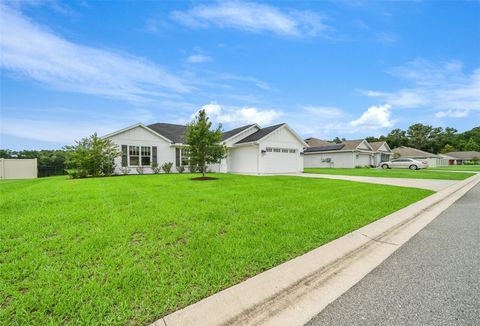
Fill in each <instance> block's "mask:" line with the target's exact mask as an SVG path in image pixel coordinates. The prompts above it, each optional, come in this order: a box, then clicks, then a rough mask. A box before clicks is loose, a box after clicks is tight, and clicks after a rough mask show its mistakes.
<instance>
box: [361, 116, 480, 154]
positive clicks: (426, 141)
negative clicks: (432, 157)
mask: <svg viewBox="0 0 480 326" xmlns="http://www.w3.org/2000/svg"><path fill="white" fill-rule="evenodd" d="M366 140H367V141H368V142H376V141H386V142H387V143H388V145H389V146H390V147H391V148H392V149H393V148H396V147H399V146H408V147H413V148H417V149H420V150H423V151H426V152H430V153H434V154H437V153H448V152H455V151H480V127H475V128H473V129H471V130H468V131H465V132H461V133H459V132H458V130H457V129H455V128H450V127H446V128H445V129H444V128H442V127H433V126H430V125H424V124H421V123H416V124H413V125H411V126H410V127H408V128H407V130H402V129H398V128H397V129H393V130H392V131H390V132H389V133H388V134H387V135H386V136H380V137H367V138H366Z"/></svg>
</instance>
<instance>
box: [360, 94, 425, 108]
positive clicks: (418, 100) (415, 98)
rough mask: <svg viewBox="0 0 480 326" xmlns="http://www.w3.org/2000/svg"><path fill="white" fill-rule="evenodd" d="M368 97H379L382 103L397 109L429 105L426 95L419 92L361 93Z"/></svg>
mask: <svg viewBox="0 0 480 326" xmlns="http://www.w3.org/2000/svg"><path fill="white" fill-rule="evenodd" d="M361 92H362V93H363V94H364V95H366V96H369V97H379V98H381V99H382V100H383V101H385V102H388V103H390V104H391V105H392V106H394V107H398V108H416V107H420V106H424V105H427V104H429V103H430V100H429V98H428V97H427V94H425V92H424V91H420V90H409V89H401V90H399V91H397V92H395V93H388V92H378V91H371V90H369V91H361Z"/></svg>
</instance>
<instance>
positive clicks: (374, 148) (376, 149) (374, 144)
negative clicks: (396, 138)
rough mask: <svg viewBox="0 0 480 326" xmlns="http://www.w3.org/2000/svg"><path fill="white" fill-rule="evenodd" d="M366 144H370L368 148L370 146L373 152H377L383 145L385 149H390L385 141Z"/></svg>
mask: <svg viewBox="0 0 480 326" xmlns="http://www.w3.org/2000/svg"><path fill="white" fill-rule="evenodd" d="M368 143H369V144H370V146H372V148H373V150H374V151H378V149H379V148H380V147H382V145H383V144H385V145H386V147H387V148H388V149H390V147H389V146H388V144H387V142H386V141H374V142H368Z"/></svg>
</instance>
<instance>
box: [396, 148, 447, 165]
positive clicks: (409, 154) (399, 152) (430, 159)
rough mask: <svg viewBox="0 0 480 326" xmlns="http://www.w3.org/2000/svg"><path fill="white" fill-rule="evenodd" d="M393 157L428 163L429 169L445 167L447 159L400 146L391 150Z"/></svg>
mask: <svg viewBox="0 0 480 326" xmlns="http://www.w3.org/2000/svg"><path fill="white" fill-rule="evenodd" d="M392 152H393V153H394V155H395V156H398V157H406V158H413V159H416V160H420V161H425V162H427V163H428V166H429V167H437V166H446V165H448V159H447V158H445V157H442V156H441V155H437V154H432V153H429V152H425V151H422V150H419V149H416V148H412V147H407V146H400V147H397V148H394V149H393V150H392Z"/></svg>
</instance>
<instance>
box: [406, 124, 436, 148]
mask: <svg viewBox="0 0 480 326" xmlns="http://www.w3.org/2000/svg"><path fill="white" fill-rule="evenodd" d="M432 131H433V127H432V126H428V125H424V124H421V123H416V124H414V125H411V126H410V127H408V129H407V137H408V144H409V146H411V147H414V148H417V149H421V150H428V149H429V145H430V140H431V139H430V138H431V136H432V135H431V133H432Z"/></svg>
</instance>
